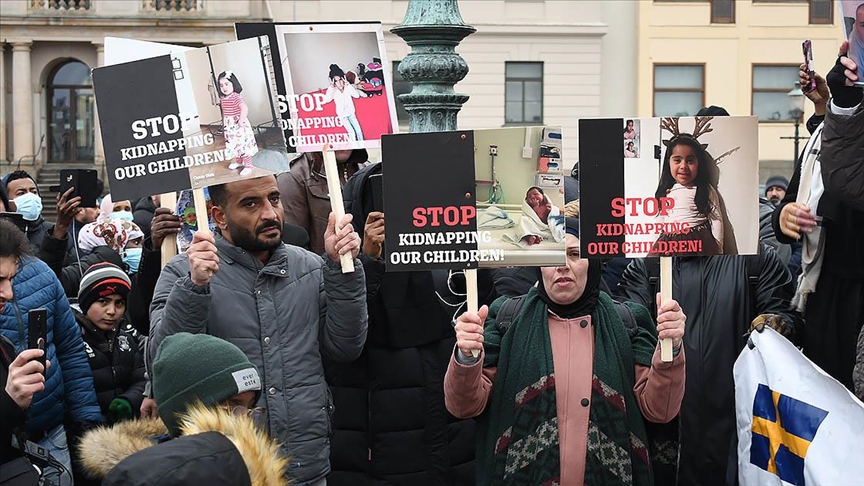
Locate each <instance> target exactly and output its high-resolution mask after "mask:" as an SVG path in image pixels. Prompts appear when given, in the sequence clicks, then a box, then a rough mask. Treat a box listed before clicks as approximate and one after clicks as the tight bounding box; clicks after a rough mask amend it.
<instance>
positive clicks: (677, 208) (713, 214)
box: [648, 116, 738, 256]
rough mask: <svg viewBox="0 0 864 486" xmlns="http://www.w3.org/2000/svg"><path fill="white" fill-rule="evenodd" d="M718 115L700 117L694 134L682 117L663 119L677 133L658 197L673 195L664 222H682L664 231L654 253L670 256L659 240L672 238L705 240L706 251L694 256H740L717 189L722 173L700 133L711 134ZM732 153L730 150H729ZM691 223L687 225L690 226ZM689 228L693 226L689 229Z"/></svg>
mask: <svg viewBox="0 0 864 486" xmlns="http://www.w3.org/2000/svg"><path fill="white" fill-rule="evenodd" d="M712 118H713V117H698V116H697V117H696V118H695V119H696V126H695V128H694V130H693V133H692V134H690V133H681V132H680V129H679V121H680V120H679V118H677V117H675V118H663V119H662V120H661V122H660V123H661V130H666V131H668V132H670V133H671V134H672V137H671V138H670V139H669V140H663V145H665V146H666V154H665V156H664V157H663V166H662V168H661V172H660V182H659V183H658V185H657V191H656V193H655V197H656V198H657V200H658V201H659V200H660V198H671V199H672V201H673V202H674V206H673V207H672V208H671V209H670V210H669V211H668V212H667V214H666V215H665V216H664V215H662V214H661V215H658V216H657V222H658V223H677V225H674V227H676V228H681V230H680V231H676V232H674V233H673V232H668V233H667V232H664V233H661V234H660V236H659V237H658V238H657V241H656V242H655V243H654V246H653V247H652V250H651V252H650V253H649V254H648V256H665V253H664V252H663V251H662V247H663V246H665V245H660V246H658V244H657V243H659V242H663V241H667V242H671V241H676V242H678V241H690V242H692V241H701V242H702V245H701V251H700V252H697V253H694V255H735V254H737V253H738V248H737V245H736V242H735V234H734V231H733V229H732V224H731V223H730V222H729V218H728V216H727V213H726V206H725V204H724V202H723V197H722V196H721V195H720V192H719V191H718V190H717V184H718V182H719V178H720V171H719V170H718V168H717V161H716V160H715V159H714V158H713V157H712V156H711V154H710V153H709V152H708V150H707V148H708V144H703V143H700V142H699V140H698V139H699V137H700V136H702V135H705V134H706V133H709V132H711V131H713V130H712V128H711V119H712ZM724 155H726V154H724ZM684 223H686V224H684ZM684 228H687V229H684Z"/></svg>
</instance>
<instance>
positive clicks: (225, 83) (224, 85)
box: [219, 77, 234, 96]
mask: <svg viewBox="0 0 864 486" xmlns="http://www.w3.org/2000/svg"><path fill="white" fill-rule="evenodd" d="M219 90H220V91H222V94H223V95H225V96H228V95H230V94H231V93H233V92H234V85H233V84H232V83H231V80H230V79H228V78H227V77H225V78H219Z"/></svg>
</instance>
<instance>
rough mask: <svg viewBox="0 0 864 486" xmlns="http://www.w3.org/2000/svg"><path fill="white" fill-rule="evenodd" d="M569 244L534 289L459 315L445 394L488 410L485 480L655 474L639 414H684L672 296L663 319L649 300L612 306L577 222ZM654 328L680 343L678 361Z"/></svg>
mask: <svg viewBox="0 0 864 486" xmlns="http://www.w3.org/2000/svg"><path fill="white" fill-rule="evenodd" d="M566 244H567V263H566V264H564V265H561V266H558V267H544V268H542V269H541V278H540V281H539V282H538V284H537V287H532V288H531V290H530V291H529V292H528V294H527V295H525V296H524V297H517V298H513V299H507V298H501V299H499V300H497V301H496V302H495V303H493V304H492V306H491V308H487V307H486V306H483V307H481V308H480V310H479V312H478V313H473V312H466V313H464V314H462V315H461V316H460V317H459V319H458V320H457V321H456V339H457V342H456V349H455V350H454V354H453V358H451V361H450V366H449V368H448V370H447V375H446V377H445V380H444V393H445V397H446V404H447V409H448V410H449V411H450V413H452V414H453V415H455V416H457V417H461V418H467V417H476V416H480V415H481V414H483V415H482V418H481V419H480V421H479V423H478V425H479V432H478V447H477V462H478V466H477V471H478V478H477V483H478V484H481V485H483V484H553V483H554V484H566V485H581V484H606V485H610V484H622V485H623V484H653V483H652V480H651V472H650V465H649V463H648V450H647V439H646V434H645V427H644V424H643V420H644V419H647V420H650V421H654V422H668V421H669V420H671V419H672V418H673V417H675V416H676V415H677V414H678V410H679V407H680V405H681V399H682V397H683V395H684V352H683V349H681V340H682V337H683V336H684V321H685V319H686V317H685V316H684V313H683V312H682V311H681V306H680V305H678V303H677V302H675V301H674V300H670V301H669V302H667V303H666V304H663V305H662V306H660V309H659V311H658V316H657V321H656V324H655V323H654V322H652V320H653V319H651V317H650V316H649V314H648V312H647V310H646V309H645V308H644V307H642V306H639V305H625V304H616V303H615V302H613V301H612V299H611V298H610V297H609V296H608V295H607V294H605V293H603V292H601V291H600V274H601V268H600V261H599V260H590V261H589V260H587V259H582V258H580V253H579V235H578V223H576V224H573V223H572V222H571V221H570V220H568V222H567V235H566ZM514 302H518V304H513V303H514ZM622 321H623V322H622ZM658 334H659V337H660V338H661V339H665V338H669V339H672V341H673V346H674V355H675V356H674V358H673V360H672V362H671V363H663V362H661V360H660V348H659V346H658V345H657V338H658ZM474 350H479V351H481V355H480V356H479V357H477V358H474V357H472V356H471V353H472V351H474ZM514 403H515V407H514ZM487 409H488V410H487ZM484 411H486V413H485V414H484V413H483V412H484ZM610 460H611V462H610Z"/></svg>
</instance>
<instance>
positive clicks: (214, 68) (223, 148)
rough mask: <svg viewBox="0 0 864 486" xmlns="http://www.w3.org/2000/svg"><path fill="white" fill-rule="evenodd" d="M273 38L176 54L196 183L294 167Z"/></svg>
mask: <svg viewBox="0 0 864 486" xmlns="http://www.w3.org/2000/svg"><path fill="white" fill-rule="evenodd" d="M267 46H268V44H267V38H266V37H262V38H252V39H246V40H241V41H237V42H229V43H227V44H220V45H216V46H210V47H207V48H204V49H194V50H190V51H186V52H183V53H177V54H173V56H175V57H176V58H177V59H176V65H177V66H178V67H180V68H181V69H182V71H177V72H175V73H174V74H175V87H176V89H177V101H178V108H179V112H180V113H184V114H187V116H189V115H188V114H194V118H192V119H190V120H188V121H187V122H186V123H185V124H184V126H183V136H184V137H185V138H187V140H190V141H192V142H194V143H189V144H188V145H187V146H186V154H187V155H188V156H190V157H191V158H192V160H197V161H198V163H196V164H194V165H192V166H191V167H189V176H190V179H191V182H192V184H191V185H192V187H193V188H199V187H206V186H210V185H213V184H222V183H225V182H231V181H236V180H238V179H241V178H247V177H261V176H263V175H267V174H279V173H282V172H286V171H287V170H288V154H287V150H286V143H285V136H284V134H283V130H282V129H281V127H280V126H279V118H280V117H279V111H278V100H277V99H276V85H275V83H274V82H273V80H272V74H273V72H275V71H274V68H273V65H272V60H271V59H270V54H269V50H268V49H267Z"/></svg>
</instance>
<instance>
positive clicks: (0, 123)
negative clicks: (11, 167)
mask: <svg viewBox="0 0 864 486" xmlns="http://www.w3.org/2000/svg"><path fill="white" fill-rule="evenodd" d="M6 101H7V100H6V43H5V42H0V164H2V163H5V162H6Z"/></svg>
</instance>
